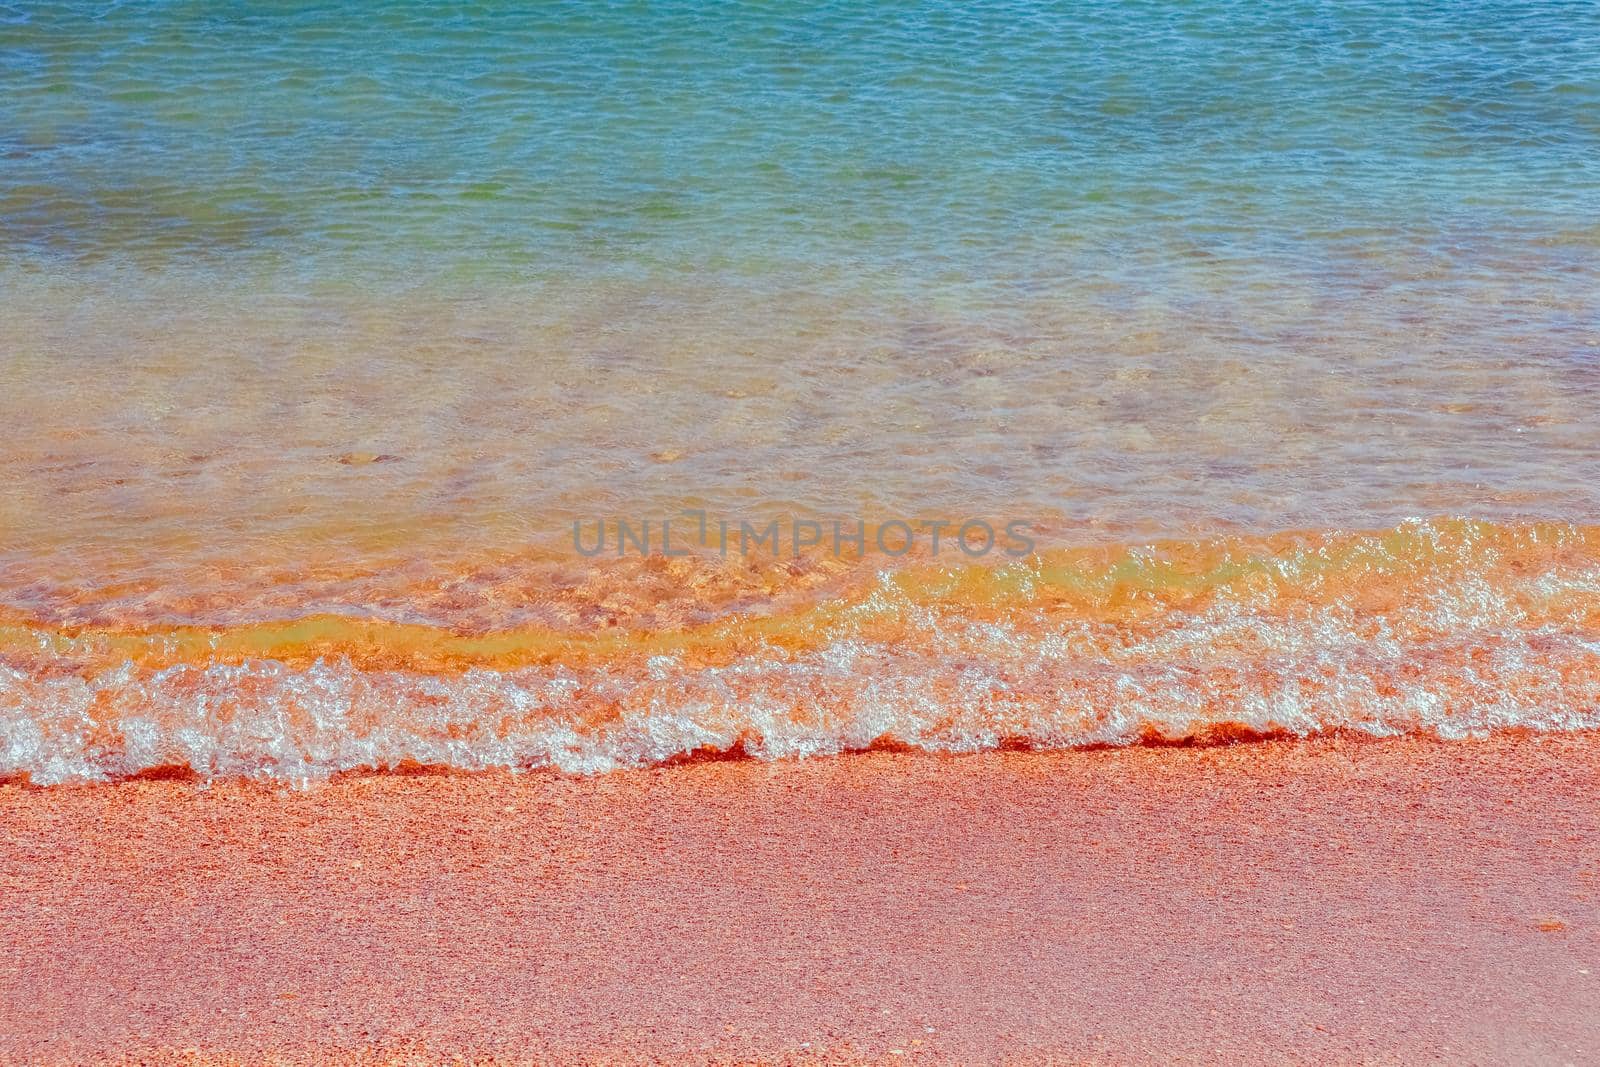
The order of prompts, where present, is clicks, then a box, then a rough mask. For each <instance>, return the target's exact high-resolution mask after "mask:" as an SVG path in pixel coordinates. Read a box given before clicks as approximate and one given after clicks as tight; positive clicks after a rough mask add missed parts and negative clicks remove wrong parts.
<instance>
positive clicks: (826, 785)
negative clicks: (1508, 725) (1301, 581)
mask: <svg viewBox="0 0 1600 1067" xmlns="http://www.w3.org/2000/svg"><path fill="white" fill-rule="evenodd" d="M1597 772H1600V737H1595V736H1594V735H1585V734H1578V735H1565V736H1536V735H1529V736H1520V737H1499V738H1496V739H1494V740H1490V741H1479V742H1458V743H1444V742H1436V741H1429V740H1422V739H1414V738H1408V739H1393V740H1385V741H1365V740H1337V739H1335V740H1322V741H1313V742H1291V741H1284V742H1262V743H1254V744H1240V745H1230V746H1221V747H1196V748H1160V747H1134V748H1128V749H1114V750H1102V751H1079V752H1061V753H1029V752H1003V753H995V754H989V755H980V756H965V757H951V758H940V757H936V756H930V755H927V754H922V753H916V754H900V753H890V752H875V753H868V754H864V755H858V756H850V757H844V758H839V759H829V760H818V761H810V762H780V763H760V762H756V761H751V760H740V761H717V762H702V763H691V764H686V765H680V766H675V767H665V768H658V769H654V770H648V771H637V772H622V773H617V774H612V775H607V776H603V777H599V778H588V779H584V778H571V777H559V776H555V775H550V774H526V775H520V776H510V775H489V776H472V775H459V774H449V775H445V774H440V775H431V774H416V775H367V776H357V777H348V778H344V779H341V780H338V781H335V782H333V783H331V784H327V785H323V786H320V787H316V788H312V789H310V790H306V791H299V792H295V791H276V790H273V789H270V788H268V787H265V786H262V785H260V784H250V783H233V784H213V785H209V786H206V785H201V784H199V783H196V782H193V781H182V780H141V781H133V782H127V783H123V784H119V785H114V786H109V787H107V786H86V787H67V788H53V789H36V788H29V787H25V786H21V785H10V786H5V787H0V820H3V822H4V825H5V826H6V832H5V833H4V834H3V835H0V939H3V943H0V949H3V951H0V959H3V961H4V962H3V964H0V1060H4V1061H6V1062H30V1063H67V1062H81V1061H84V1060H87V1059H121V1060H123V1061H126V1062H135V1061H137V1062H193V1063H202V1062H204V1063H209V1062H235V1061H239V1062H269V1061H270V1062H307V1061H310V1060H312V1059H319V1060H330V1061H340V1062H363V1063H365V1062H433V1061H438V1060H448V1059H450V1058H452V1057H460V1058H463V1059H468V1060H472V1061H487V1062H525V1061H535V1060H548V1059H561V1060H564V1061H576V1060H589V1061H607V1062H643V1061H669V1062H704V1061H706V1060H740V1061H746V1060H757V1061H762V1062H812V1061H816V1062H833V1061H847V1062H855V1061H873V1062H904V1061H906V1060H910V1059H923V1060H928V1061H940V1062H955V1061H960V1062H979V1061H990V1062H1004V1061H1008V1060H1020V1059H1026V1060H1029V1061H1038V1060H1042V1059H1055V1060H1059V1061H1063V1062H1094V1063H1157V1062H1172V1061H1173V1060H1183V1061H1185V1062H1230V1063H1236V1062H1259V1063H1268V1062H1273V1063H1281V1062H1317V1063H1421V1062H1430V1061H1442V1062H1455V1063H1466V1062H1471V1063H1522V1064H1528V1063H1550V1064H1560V1063H1583V1062H1592V1060H1593V1058H1594V1057H1595V1056H1596V1055H1597V1054H1600V773H1597Z"/></svg>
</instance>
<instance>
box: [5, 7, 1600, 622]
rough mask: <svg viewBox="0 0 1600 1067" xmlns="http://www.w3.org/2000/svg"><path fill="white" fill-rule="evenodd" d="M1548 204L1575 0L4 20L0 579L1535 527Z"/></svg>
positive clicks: (1571, 140) (1594, 290)
mask: <svg viewBox="0 0 1600 1067" xmlns="http://www.w3.org/2000/svg"><path fill="white" fill-rule="evenodd" d="M1597 220H1600V9H1597V8H1596V7H1595V6H1594V5H1592V4H1579V3H1515V4H1513V3H1464V2H1461V3H1436V4H1415V5H1395V4H1387V3H1383V4H1380V3H1352V4H1341V5H1337V6H1328V5H1320V4H1302V3H1283V4H1263V3H1244V2H1218V0H1211V2H1205V3H1199V4H1189V5H1182V6H1179V5H1167V4H1154V3H1132V2H1121V3H1111V4H1098V5H1072V4H1047V3H1037V2H1006V3H993V4H982V5H969V4H956V3H947V2H936V3H884V4H845V3H826V4H820V5H814V6H810V7H806V8H804V9H801V8H798V7H796V6H794V5H787V4H776V3H764V4H757V3H746V4H727V3H693V4H691V3H681V2H678V3H655V4H602V3H567V4H543V5H538V6H536V7H535V8H532V9H529V10H522V11H517V10H514V9H511V8H508V7H505V6H502V5H484V4H451V5H443V4H438V5H421V4H369V5H338V6H331V5H319V6H308V5H298V4H242V3H235V4H215V3H203V4H202V3H121V4H88V3H75V2H69V3H57V4H48V5H45V4H40V5H33V4H14V5H11V6H7V7H3V8H0V287H3V294H4V295H3V305H0V311H3V314H0V386H3V388H0V424H4V425H6V426H7V427H8V428H9V432H10V439H9V442H8V443H9V448H8V450H7V451H6V452H5V454H4V455H3V456H0V477H3V478H4V479H5V480H6V482H7V484H8V485H9V486H11V487H12V488H11V491H10V492H9V493H8V494H7V495H6V497H5V498H4V499H3V500H0V523H3V524H4V529H5V530H6V532H7V535H8V540H7V542H6V545H5V547H4V548H3V549H0V568H7V567H8V568H10V569H9V570H3V571H0V579H3V578H4V577H5V575H11V578H10V579H7V580H10V581H13V582H14V583H17V584H18V586H19V588H20V587H23V586H26V587H27V588H30V589H34V588H39V587H38V586H36V585H32V584H29V583H37V582H47V583H54V582H56V581H57V580H58V579H59V577H60V576H61V575H63V574H70V575H77V576H79V578H78V579H75V580H76V581H79V582H80V584H81V585H82V586H83V587H85V588H103V587H109V586H111V585H115V584H116V583H117V582H119V581H123V580H127V579H128V578H129V576H130V575H131V576H144V577H150V576H155V577H150V580H152V581H156V582H157V583H158V584H160V583H161V582H168V581H175V582H178V583H179V584H184V583H193V582H195V581H198V580H200V579H199V577H197V576H199V575H209V574H212V573H213V571H212V570H211V569H208V568H211V567H212V566H213V563H214V561H215V560H219V559H220V560H229V561H234V560H238V559H241V558H243V559H267V560H272V559H280V558H284V559H289V560H293V559H296V558H299V555H300V553H302V552H303V551H304V546H306V545H308V544H309V545H316V546H318V547H319V550H323V551H326V553H328V554H329V555H330V556H331V557H332V558H334V559H336V560H338V561H343V562H344V563H349V562H350V561H351V560H363V559H366V558H368V557H369V555H370V554H371V553H373V552H377V551H380V550H381V551H383V552H395V551H404V552H407V553H410V554H411V555H413V556H415V557H417V558H418V559H421V560H425V561H428V562H429V563H430V565H431V563H433V562H437V561H438V560H439V559H440V558H455V557H456V556H474V554H475V553H481V552H484V551H495V550H500V549H508V550H509V549H515V548H519V547H521V546H525V545H527V544H530V543H544V542H559V541H561V540H562V539H563V538H565V537H566V531H567V530H568V529H569V528H570V523H571V521H573V520H574V519H579V518H581V519H586V520H592V519H594V518H596V517H597V516H601V515H605V516H611V517H619V516H621V517H629V518H635V519H637V518H641V517H646V516H660V515H663V514H669V513H674V511H675V509H678V508H682V507H699V508H707V509H711V510H713V511H716V512H719V513H725V514H728V515H729V516H730V517H731V518H732V519H734V520H735V521H738V520H740V519H743V518H745V517H754V516H757V515H768V514H804V515H817V516H821V517H824V518H827V517H833V516H843V517H846V518H858V517H874V516H876V517H878V518H883V517H885V516H894V517H901V516H912V515H915V516H922V517H927V516H950V517H954V518H956V519H960V518H962V517H965V516H967V515H973V514H980V515H986V516H990V517H994V518H997V519H1002V520H1003V519H1007V518H1012V517H1018V516H1022V517H1028V518H1035V517H1037V518H1039V519H1040V520H1042V521H1048V522H1051V523H1054V524H1056V525H1057V526H1060V527H1064V528H1071V529H1081V530H1083V531H1084V532H1083V534H1082V536H1083V537H1085V538H1088V539H1105V538H1113V539H1115V538H1123V537H1133V536H1145V535H1155V534H1165V533H1171V534H1175V535H1179V536H1201V535H1205V534H1207V533H1209V532H1212V531H1215V530H1218V529H1226V530H1245V531H1251V530H1272V529H1283V528H1291V527H1315V528H1328V527H1334V526H1341V527H1367V528H1372V527H1380V526H1388V525H1392V524H1393V523H1395V522H1397V521H1400V520H1402V519H1405V518H1408V517H1412V516H1429V515H1441V514H1443V515H1476V516H1482V517H1488V518H1495V519H1513V518H1528V517H1531V518H1538V519H1577V520H1580V521H1584V520H1588V519H1590V518H1591V517H1592V516H1593V515H1594V514H1595V513H1596V511H1597V510H1600V445H1597V443H1596V439H1595V436H1594V434H1593V432H1592V431H1593V412H1594V411H1595V410H1597V408H1600V329H1597V323H1600V222H1597ZM380 456H381V457H386V458H385V461H384V462H381V463H379V462H371V463H368V462H366V460H367V459H369V458H371V457H380ZM397 546H399V547H397ZM174 574H176V575H177V576H178V577H176V578H174V577H172V575H174ZM41 576H43V577H41ZM48 588H51V589H53V588H55V586H54V584H49V585H48ZM51 595H54V594H51ZM29 596H30V597H31V598H32V599H30V600H29V602H30V603H35V602H36V601H38V600H39V597H37V596H34V595H33V594H29ZM44 599H46V600H48V599H49V597H45V598H44Z"/></svg>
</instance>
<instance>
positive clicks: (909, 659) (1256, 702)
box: [0, 520, 1600, 785]
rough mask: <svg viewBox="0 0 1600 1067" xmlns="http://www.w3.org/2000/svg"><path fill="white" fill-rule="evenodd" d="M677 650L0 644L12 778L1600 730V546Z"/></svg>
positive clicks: (505, 637) (1411, 547)
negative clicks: (1281, 737)
mask: <svg viewBox="0 0 1600 1067" xmlns="http://www.w3.org/2000/svg"><path fill="white" fill-rule="evenodd" d="M783 594H784V591H783V590H781V589H780V590H775V591H774V592H773V603H775V604H781V605H782V606H781V609H779V610H773V611H768V612H763V611H760V610H757V609H755V608H752V607H751V606H750V605H748V604H744V605H741V606H740V607H739V608H737V609H730V610H727V611H725V612H724V613H723V614H721V615H720V616H718V617H716V618H713V619H710V620H708V621H704V622H700V623H697V624H694V625H684V626H670V627H664V628H626V627H624V628H589V629H579V630H570V629H569V630H560V629H537V628H524V629H518V630H510V631H495V632H481V633H473V632H462V631H458V630H451V629H449V628H446V627H439V626H425V625H417V624H401V623H389V622H382V621H374V620H359V619H350V618H342V617H338V616H319V617H317V618H313V619H306V620H297V621H293V622H288V623H257V624H238V625H226V626H216V627H211V628H205V627H196V626H186V627H167V628H163V627H160V626H152V625H141V626H139V627H127V628H118V627H116V626H110V625H97V626H96V627H92V628H78V629H70V628H65V627H61V626H55V625H47V624H44V623H41V622H36V621H29V620H27V619H20V618H18V619H12V620H11V621H10V622H9V623H7V624H6V625H5V626H4V627H0V775H3V776H6V777H9V778H12V779H24V780H27V781H30V782H32V783H35V784H40V785H45V784H57V783H69V782H86V781H105V780H116V779H120V778H126V777H129V776H133V775H138V774H141V773H148V772H152V771H157V770H171V769H179V770H183V771H185V772H192V773H194V774H196V775H199V776H201V777H215V776H228V777H250V778H260V779H267V780H276V781H286V782H292V783H301V782H308V781H314V780H317V779H321V778H325V777H328V776H330V775H334V774H339V773H343V772H350V771H362V770H367V771H383V770H395V769H402V768H408V767H412V766H416V765H423V766H428V767H441V768H449V769H457V770H467V771H476V770H486V769H492V768H553V769H556V770H559V771H563V772H571V773H580V774H593V773H601V772H606V771H610V770H613V769H617V768H622V767H638V766H648V765H652V764H658V763H662V762H668V761H672V760H674V759H679V758H683V757H686V756H695V755H705V754H738V755H744V756H749V757H754V758H760V759H782V758H790V757H802V756H816V755H828V754H835V753H841V752H847V751H853V750H861V749H867V748H872V747H883V746H894V747H910V748H916V749H924V750H928V751H931V752H976V751H982V750H985V749H993V748H997V747H1035V748H1070V747H1081V746H1099V745H1120V744H1132V743H1152V742H1155V743H1173V742H1180V743H1181V742H1190V741H1214V740H1222V739H1231V738H1239V737H1250V736H1279V735H1292V736H1311V735H1316V734H1320V733H1327V732H1332V731H1357V732H1361V733H1364V734H1369V735H1374V736H1385V735H1393V734H1401V733H1423V734H1431V735H1436V736H1438V737H1441V738H1447V739H1448V738H1466V737H1472V736H1478V735H1483V734H1485V733H1487V732H1489V731H1493V730H1497V729H1508V728H1510V729H1518V728H1520V729H1529V730H1580V729H1591V728H1596V727H1600V529H1596V528H1588V527H1577V526H1556V525H1524V526H1508V525H1494V524H1487V523H1472V522H1465V521H1455V520H1452V521H1435V522H1427V523H1421V522H1418V523H1409V524H1406V525H1404V526H1402V527H1400V528H1398V529H1395V530H1391V531H1385V532H1378V533H1358V534H1342V533H1310V534H1288V535H1281V536H1278V537H1273V538H1256V539H1248V538H1237V539H1219V540H1213V541H1207V542H1196V543H1187V544H1164V545H1149V546H1132V547H1118V548H1100V549H1080V550H1060V551H1055V552H1048V553H1044V554H1041V555H1039V556H1037V557H1034V558H1031V559H1029V560H1027V561H1024V562H1020V563H1016V564H1011V565H1007V566H990V567H978V566H962V567H948V566H936V565H934V564H932V563H928V562H924V563H920V564H911V565H907V566H905V567H902V568H899V569H896V570H891V571H885V572H881V573H874V572H867V571H863V572H862V573H860V574H858V575H856V576H854V578H853V579H852V581H849V582H845V583H843V584H842V585H839V586H837V587H834V588H831V589H829V590H827V591H826V592H823V593H819V594H817V595H816V596H815V597H813V598H812V599H810V600H809V601H806V602H795V600H794V599H793V598H789V599H784V596H783Z"/></svg>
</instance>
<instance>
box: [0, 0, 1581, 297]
mask: <svg viewBox="0 0 1600 1067" xmlns="http://www.w3.org/2000/svg"><path fill="white" fill-rule="evenodd" d="M0 70H3V71H4V75H3V81H4V90H5V91H4V93H3V94H0V219H3V223H4V228H3V231H0V251H3V253H4V255H5V257H6V259H7V260H8V261H10V262H12V263H17V262H26V263H29V264H32V265H38V266H51V267H58V266H60V265H61V264H67V263H82V262H86V261H94V260H102V259H127V260H129V261H131V262H134V263H136V264H139V265H140V266H145V267H158V266H169V265H171V264H173V263H175V262H186V263H187V262H203V263H206V264H208V265H213V266H219V267H220V268H221V269H227V270H238V269H240V266H239V265H240V264H242V263H246V264H249V265H251V267H252V268H253V267H256V266H261V267H268V268H273V269H280V270H285V271H291V272H309V273H312V274H316V273H319V272H321V273H327V274H330V275H334V276H337V277H339V278H341V279H344V280H346V281H348V280H351V279H353V278H361V279H385V280H391V279H394V278H396V277H400V276H404V277H406V278H408V279H409V280H412V281H415V280H417V279H418V278H427V279H433V280H438V279H440V278H448V277H466V278H471V279H474V280H479V279H483V278H496V279H518V280H526V279H543V278H550V277H552V276H555V277H560V278H563V279H565V278H570V277H571V276H572V274H573V272H595V273H599V274H621V275H626V276H629V277H632V276H636V275H638V274H640V273H643V274H647V275H650V274H661V275H670V274H673V273H675V272H680V271H694V272H697V273H711V274H717V275H732V276H734V277H735V278H736V279H747V278H749V277H752V276H764V275H769V274H780V273H788V274H789V275H791V276H800V277H805V278H809V279H814V280H816V281H817V282H818V283H827V282H834V281H842V280H848V281H854V282H860V283H862V284H875V285H876V284H888V285H890V286H891V287H909V288H911V290H912V291H913V292H916V291H918V290H919V289H920V288H922V287H927V288H937V289H941V290H942V289H951V290H959V289H961V288H962V287H970V286H973V285H980V286H993V287H997V288H1004V287H1012V286H1016V285H1018V284H1028V283H1033V284H1049V283H1060V282H1063V281H1066V280H1069V279H1071V280H1081V278H1082V277H1083V275H1084V274H1085V273H1087V272H1088V271H1090V270H1091V269H1093V268H1096V267H1098V268H1099V269H1101V270H1104V269H1107V268H1112V269H1114V268H1115V266H1116V265H1119V264H1126V263H1129V262H1130V261H1132V262H1138V261H1148V262H1152V263H1156V262H1164V263H1169V262H1170V261H1171V260H1173V259H1178V260H1180V261H1181V260H1182V259H1183V258H1184V257H1199V258H1216V259H1221V260H1224V261H1227V262H1231V261H1238V260H1248V261H1255V262H1257V263H1265V262H1274V263H1283V264H1289V265H1291V266H1293V267H1296V268H1300V269H1304V268H1305V267H1306V266H1307V265H1308V264H1316V263H1323V262H1326V263H1338V262H1339V261H1341V260H1342V259H1344V258H1345V257H1361V256H1373V255H1376V256H1380V257H1381V256H1385V255H1403V256H1437V257H1441V258H1442V259H1445V260H1447V261H1470V260H1471V259H1472V258H1473V257H1474V256H1484V255H1487V254H1489V252H1488V250H1489V248H1493V249H1495V250H1497V251H1502V252H1503V250H1504V248H1505V245H1506V243H1507V242H1508V241H1509V242H1513V243H1514V244H1517V245H1523V246H1525V249H1526V253H1525V254H1526V255H1527V256H1528V257H1529V259H1530V262H1531V263H1532V264H1538V265H1543V264H1546V263H1556V264H1559V263H1560V262H1562V260H1563V254H1565V255H1566V256H1571V257H1573V258H1574V259H1576V258H1577V257H1579V256H1580V255H1584V256H1586V255H1588V254H1589V253H1590V252H1591V251H1592V249H1593V247H1594V245H1595V243H1596V241H1597V239H1600V227H1597V223H1596V219H1597V218H1600V12H1597V10H1596V8H1595V7H1594V5H1592V4H1587V3H1442V4H1417V5H1398V4H1387V3H1355V4H1343V5H1338V6H1336V7H1330V6H1328V5H1323V4H1307V3H1281V4H1257V3H1246V2H1215V0H1212V2H1206V3H1200V4H1193V5H1181V6H1180V5H1171V4H1160V3H1127V2H1124V3H1115V4H1101V5H1088V4H1047V3H1035V2H1010V3H992V4H981V5H971V4H957V3H947V2H938V3H885V4H854V3H826V4H820V5H816V6H811V7H807V8H806V9H804V10H801V9H799V8H797V7H795V6H794V5H787V4H776V3H759V4H735V3H682V2H677V3H655V4H643V3H640V4H626V3H604V4H603V3H562V4H542V5H536V6H535V7H534V8H533V9H532V10H530V11H523V12H515V11H512V10H509V9H508V8H507V7H506V6H505V5H491V4H448V5H446V4H432V5H426V4H357V5H335V6H329V5H311V6H308V5H300V4H211V3H120V4H101V3H97V4H89V3H60V4H48V5H31V4H20V5H15V6H12V7H9V8H6V9H4V16H3V20H0ZM1563 250H1565V252H1564V253H1563ZM1174 269H1176V268H1174Z"/></svg>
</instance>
